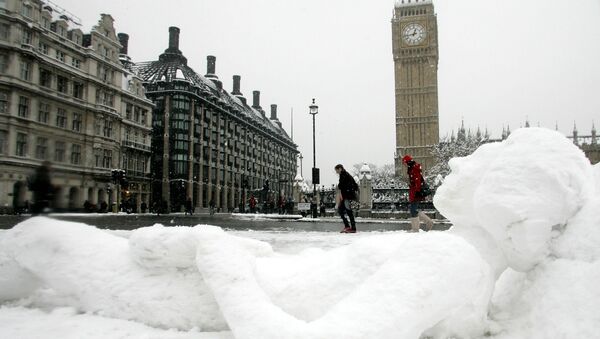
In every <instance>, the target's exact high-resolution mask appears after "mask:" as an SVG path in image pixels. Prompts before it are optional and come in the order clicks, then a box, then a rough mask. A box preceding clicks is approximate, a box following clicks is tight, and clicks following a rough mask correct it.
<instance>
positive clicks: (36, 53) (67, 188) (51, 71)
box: [0, 0, 153, 211]
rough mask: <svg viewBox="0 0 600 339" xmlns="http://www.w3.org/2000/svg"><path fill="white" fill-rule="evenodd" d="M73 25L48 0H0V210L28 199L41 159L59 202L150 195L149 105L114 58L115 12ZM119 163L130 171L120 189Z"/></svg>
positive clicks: (72, 204) (60, 205)
mask: <svg viewBox="0 0 600 339" xmlns="http://www.w3.org/2000/svg"><path fill="white" fill-rule="evenodd" d="M79 27H80V23H79V19H78V18H76V17H75V16H74V15H72V14H71V13H68V12H67V11H65V10H63V9H62V8H58V7H56V6H54V5H50V3H47V2H45V1H40V0H4V1H0V209H3V210H8V211H10V210H11V209H12V207H13V206H19V205H23V204H24V203H25V201H27V200H30V201H31V192H29V191H28V187H27V186H28V185H27V181H28V178H29V177H30V176H31V175H32V174H33V173H34V171H35V169H36V168H37V167H39V166H40V165H41V164H42V163H43V162H46V161H50V162H51V163H52V185H53V186H54V187H55V188H56V189H55V195H54V201H52V202H51V205H52V207H54V208H56V209H59V210H60V209H79V208H81V207H82V206H83V204H84V201H86V200H87V201H88V202H89V203H90V204H96V205H100V204H101V203H102V202H105V203H110V202H116V201H117V200H118V199H119V198H120V197H121V196H122V197H123V198H124V199H131V201H132V202H135V203H136V204H137V206H138V207H139V205H140V204H141V202H142V201H146V202H148V201H149V193H150V181H149V177H148V175H149V173H150V165H149V156H150V131H151V116H150V112H151V110H152V108H153V104H152V102H151V101H149V100H148V99H146V97H145V96H144V89H143V87H142V86H141V80H140V79H139V78H138V77H137V76H135V75H134V74H133V73H131V72H130V71H128V70H126V69H125V68H124V67H123V64H122V63H121V60H120V57H119V51H120V49H121V47H122V46H121V44H120V43H119V40H118V39H117V36H116V34H115V29H114V27H113V19H112V17H111V16H110V15H105V14H103V15H102V16H101V18H100V20H99V21H98V23H97V24H96V25H95V26H94V27H93V28H92V30H91V31H90V32H88V33H84V32H82V31H81V29H80V28H79ZM117 168H123V169H127V178H128V179H129V183H130V186H129V187H127V188H126V189H124V190H123V192H117V190H116V188H115V186H114V184H113V183H112V179H111V171H112V170H113V169H117ZM119 193H121V194H119Z"/></svg>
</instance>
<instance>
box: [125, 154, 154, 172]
mask: <svg viewBox="0 0 600 339" xmlns="http://www.w3.org/2000/svg"><path fill="white" fill-rule="evenodd" d="M147 163H148V157H147V156H145V155H141V154H128V153H125V154H123V162H122V163H121V168H123V169H125V170H128V171H136V172H140V173H145V172H146V166H147Z"/></svg>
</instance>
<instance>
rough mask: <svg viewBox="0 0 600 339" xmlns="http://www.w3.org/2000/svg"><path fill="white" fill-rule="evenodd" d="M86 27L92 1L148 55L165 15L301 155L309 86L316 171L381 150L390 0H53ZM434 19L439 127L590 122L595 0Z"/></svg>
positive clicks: (444, 6) (134, 50)
mask: <svg viewBox="0 0 600 339" xmlns="http://www.w3.org/2000/svg"><path fill="white" fill-rule="evenodd" d="M54 1H55V2H56V3H58V4H59V5H61V6H63V7H65V8H66V9H68V10H70V11H71V12H73V13H74V14H75V15H77V16H79V17H80V18H81V19H82V21H83V23H84V27H85V28H89V27H91V26H92V25H93V24H95V23H96V22H97V21H98V18H99V14H100V13H108V14H111V15H112V16H113V18H114V19H115V21H116V22H115V26H116V29H117V31H118V32H125V33H128V34H129V35H130V43H129V54H130V56H131V57H132V58H133V59H134V61H147V60H155V59H157V57H158V55H159V54H160V53H162V52H163V51H164V49H166V48H167V41H168V27H169V26H178V27H180V28H181V41H180V49H181V50H182V51H183V53H184V55H185V56H186V57H187V58H188V62H189V65H190V66H191V67H193V68H194V69H195V70H196V71H197V72H198V73H201V74H205V73H206V56H207V55H215V56H216V57H217V74H218V76H219V77H220V79H221V80H223V82H224V86H225V87H226V88H227V89H229V90H231V86H232V80H231V78H232V76H233V75H234V74H239V75H241V76H242V93H244V94H245V96H246V97H247V98H251V97H252V91H253V90H260V91H261V92H262V98H261V99H262V100H261V101H262V102H261V104H262V106H263V108H265V109H268V108H267V107H268V105H270V104H272V103H275V104H278V105H279V116H280V119H281V120H282V122H283V123H284V126H285V127H286V129H287V130H289V129H290V121H291V120H290V111H291V109H292V108H293V109H294V139H295V141H296V142H297V143H298V145H299V147H300V151H301V152H302V153H303V154H304V175H305V176H308V175H309V173H310V168H311V165H312V134H311V133H312V127H311V126H312V125H311V119H310V116H309V114H308V105H309V104H310V101H311V98H313V97H314V98H316V99H317V104H318V105H319V106H320V112H319V115H318V116H317V166H318V167H320V168H322V170H321V171H322V173H323V174H322V177H323V181H324V183H325V184H331V183H332V182H333V181H334V180H335V175H334V173H333V166H334V165H335V164H337V163H343V164H345V165H346V166H347V167H351V165H352V164H354V163H359V162H371V163H375V164H380V165H382V164H386V163H392V162H393V156H394V150H395V137H394V79H393V59H392V51H391V49H392V47H391V24H390V20H391V17H392V10H393V7H394V1H393V0H302V1H289V0H194V1H192V0H170V1H148V0H102V1H81V0H54ZM434 3H435V6H436V12H437V16H438V26H439V40H440V41H439V45H440V63H439V95H440V107H439V110H440V123H441V126H440V129H441V131H440V132H441V135H442V136H443V135H445V134H446V133H449V132H450V131H451V130H452V129H455V128H457V127H458V126H459V125H460V121H461V118H462V117H464V119H465V123H466V125H467V126H470V127H472V128H474V129H476V128H477V126H478V125H479V126H481V127H482V129H483V128H485V127H487V128H488V129H489V130H490V132H491V134H492V135H493V136H499V135H500V133H501V132H502V126H503V125H506V124H510V127H511V129H513V130H514V129H516V128H518V127H519V126H520V125H523V124H524V122H525V119H526V118H527V117H528V118H529V120H530V121H531V123H532V125H534V126H536V125H537V124H538V122H539V123H540V124H541V125H542V126H547V127H551V128H554V125H555V123H556V122H558V126H559V129H560V130H561V131H562V132H565V133H570V131H571V130H572V128H573V122H574V121H577V125H578V127H579V130H580V134H589V133H590V132H589V131H590V129H591V124H592V120H593V119H595V120H596V123H597V125H599V126H598V127H600V0H578V1H569V2H567V1H564V0H530V1H524V0H502V1H501V0H486V1H481V0H452V1H434Z"/></svg>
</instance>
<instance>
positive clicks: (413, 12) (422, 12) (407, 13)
mask: <svg viewBox="0 0 600 339" xmlns="http://www.w3.org/2000/svg"><path fill="white" fill-rule="evenodd" d="M425 14H427V10H426V9H425V8H420V9H407V10H402V11H400V16H410V15H425Z"/></svg>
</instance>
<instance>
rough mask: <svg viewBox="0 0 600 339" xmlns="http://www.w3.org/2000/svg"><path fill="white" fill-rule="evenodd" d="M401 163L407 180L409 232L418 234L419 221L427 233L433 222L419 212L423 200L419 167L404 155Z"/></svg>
mask: <svg viewBox="0 0 600 339" xmlns="http://www.w3.org/2000/svg"><path fill="white" fill-rule="evenodd" d="M402 162H403V163H404V164H405V165H406V169H407V174H408V180H409V191H408V202H409V208H410V224H411V230H410V232H414V233H417V232H419V229H420V227H421V221H423V222H425V225H426V227H427V231H430V230H431V228H432V227H433V221H432V220H431V219H430V218H429V217H428V216H427V215H426V214H425V213H423V212H422V211H419V202H421V201H423V200H424V199H425V197H424V196H423V195H422V190H423V185H424V183H423V173H422V171H421V165H420V164H419V163H417V162H416V161H414V160H413V158H412V157H411V156H410V155H405V156H404V158H402Z"/></svg>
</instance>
